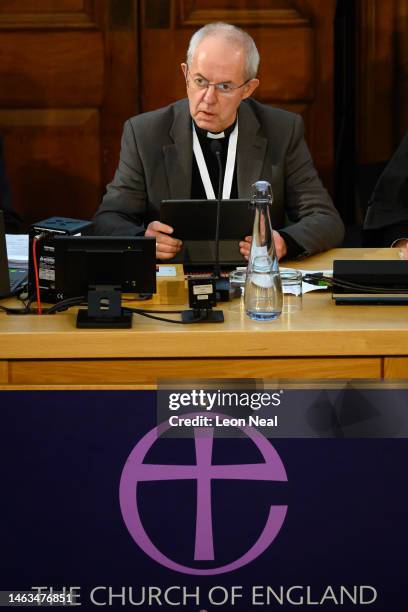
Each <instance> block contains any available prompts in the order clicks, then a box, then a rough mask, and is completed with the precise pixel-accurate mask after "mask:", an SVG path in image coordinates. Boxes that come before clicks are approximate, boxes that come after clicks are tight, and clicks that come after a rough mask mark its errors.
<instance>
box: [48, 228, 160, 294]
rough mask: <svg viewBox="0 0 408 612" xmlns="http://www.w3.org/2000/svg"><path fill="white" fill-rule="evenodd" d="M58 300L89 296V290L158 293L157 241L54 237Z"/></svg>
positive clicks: (119, 238)
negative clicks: (102, 289) (95, 287)
mask: <svg viewBox="0 0 408 612" xmlns="http://www.w3.org/2000/svg"><path fill="white" fill-rule="evenodd" d="M55 285H56V291H57V292H58V297H59V299H67V298H71V297H79V296H86V295H87V293H88V288H89V287H90V286H94V285H98V286H102V287H104V286H115V287H120V290H121V291H122V292H123V293H155V292H156V240H155V239H154V238H145V237H134V236H131V237H123V236H57V237H55Z"/></svg>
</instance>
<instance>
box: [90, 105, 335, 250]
mask: <svg viewBox="0 0 408 612" xmlns="http://www.w3.org/2000/svg"><path fill="white" fill-rule="evenodd" d="M238 125H239V128H238V129H239V132H238V134H239V135H238V145H237V157H236V160H237V161H236V163H237V181H238V196H239V197H240V198H248V197H249V196H250V194H251V185H252V183H254V182H255V181H257V180H260V179H263V180H266V181H269V182H270V183H271V185H272V190H273V195H274V201H273V205H272V225H273V227H274V229H278V230H279V229H282V228H285V233H286V234H289V235H290V236H291V237H292V238H293V239H294V240H296V242H297V243H298V244H299V245H300V246H302V247H303V249H304V254H305V255H307V254H310V253H314V252H317V251H323V250H326V249H329V248H331V247H333V246H335V245H337V244H339V243H340V242H341V240H342V238H343V232H344V228H343V223H342V221H341V219H340V217H339V215H338V213H337V211H336V209H335V208H334V206H333V204H332V202H331V199H330V197H329V195H328V193H327V191H326V190H325V189H324V187H323V186H322V184H321V182H320V179H319V177H318V175H317V172H316V170H315V168H314V166H313V161H312V159H311V156H310V153H309V150H308V148H307V145H306V143H305V140H304V137H303V121H302V119H301V117H300V116H299V115H296V114H294V113H289V112H286V111H283V110H279V109H275V108H272V107H269V106H265V105H263V104H260V103H259V102H256V101H255V100H253V99H248V100H245V101H243V102H242V103H241V105H240V107H239V111H238ZM192 158H193V150H192V131H191V116H190V112H189V107H188V100H180V101H178V102H175V103H174V104H170V105H169V106H167V107H165V108H161V109H159V110H156V111H153V112H149V113H143V114H141V115H138V116H136V117H133V118H131V119H129V120H128V121H127V122H126V123H125V126H124V132H123V137H122V147H121V154H120V161H119V166H118V169H117V170H116V173H115V177H114V179H113V181H112V182H111V183H110V184H109V185H108V187H107V192H106V195H105V197H104V198H103V202H102V204H101V206H100V207H99V209H98V211H97V213H96V215H95V218H94V223H95V232H96V233H97V234H100V235H103V234H104V235H110V234H122V235H124V234H125V235H135V234H140V233H143V231H144V228H145V227H146V225H147V224H148V223H149V222H150V221H152V220H155V219H158V216H159V206H160V202H161V200H165V199H188V198H190V194H191V174H192Z"/></svg>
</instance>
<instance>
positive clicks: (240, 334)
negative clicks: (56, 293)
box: [0, 249, 408, 388]
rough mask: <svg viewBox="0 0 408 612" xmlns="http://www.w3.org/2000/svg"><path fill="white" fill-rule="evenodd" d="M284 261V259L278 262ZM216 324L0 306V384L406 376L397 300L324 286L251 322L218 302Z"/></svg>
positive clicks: (350, 252) (313, 265)
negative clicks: (126, 326) (356, 296)
mask: <svg viewBox="0 0 408 612" xmlns="http://www.w3.org/2000/svg"><path fill="white" fill-rule="evenodd" d="M362 257H364V258H366V259H385V258H387V259H390V258H398V251H397V250H393V249H365V250H363V249H347V250H344V249H341V250H340V249H334V250H332V251H329V252H328V253H324V254H321V255H318V256H314V257H311V258H309V259H307V260H304V261H302V262H297V263H295V264H293V265H294V266H296V267H301V268H304V269H314V270H316V269H322V268H327V267H330V265H331V261H332V260H333V259H336V258H337V259H341V258H343V259H344V258H348V259H356V258H362ZM286 265H289V264H286ZM224 311H225V323H224V324H214V325H209V324H200V325H191V326H187V325H186V326H181V325H172V324H170V323H161V322H155V321H151V320H149V319H146V318H143V317H139V316H137V315H135V316H134V322H133V329H131V330H78V329H76V328H75V311H69V312H65V313H59V314H57V315H54V316H42V317H39V316H35V315H30V316H24V317H20V316H7V315H5V314H4V313H1V314H0V385H1V387H2V388H10V387H14V388H16V387H18V388H36V387H38V386H47V387H53V388H55V387H56V386H58V387H59V386H63V387H69V388H78V386H80V387H82V388H84V387H86V388H94V386H97V387H98V388H105V387H112V386H119V387H121V388H123V387H128V386H132V387H140V386H141V387H144V388H148V387H150V386H152V385H155V384H156V381H157V379H159V378H175V379H183V378H247V377H249V378H295V379H299V378H305V379H310V378H314V379H316V378H377V379H381V378H385V379H387V378H408V307H407V306H336V305H335V304H334V303H333V302H332V299H331V293H329V292H326V291H324V292H314V293H312V294H307V295H305V296H304V298H303V309H302V311H301V312H299V313H296V314H294V315H289V314H287V315H282V317H281V318H280V319H278V320H277V321H272V322H266V323H265V322H263V323H262V322H259V323H257V322H253V321H250V320H249V319H248V318H247V317H246V316H245V315H244V314H243V313H239V312H238V313H237V312H232V311H231V310H230V305H229V304H225V307H224Z"/></svg>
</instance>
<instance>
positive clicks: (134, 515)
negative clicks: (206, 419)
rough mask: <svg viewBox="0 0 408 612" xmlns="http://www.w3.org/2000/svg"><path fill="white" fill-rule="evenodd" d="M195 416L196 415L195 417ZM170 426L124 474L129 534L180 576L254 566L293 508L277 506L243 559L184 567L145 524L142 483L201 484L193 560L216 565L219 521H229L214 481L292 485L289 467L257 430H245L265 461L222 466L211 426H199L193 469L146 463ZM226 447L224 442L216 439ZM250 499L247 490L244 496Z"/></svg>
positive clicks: (143, 444)
mask: <svg viewBox="0 0 408 612" xmlns="http://www.w3.org/2000/svg"><path fill="white" fill-rule="evenodd" d="M192 416H193V415H192ZM169 428H170V425H169V424H168V422H165V423H162V424H161V425H159V426H158V427H155V428H153V429H152V430H151V431H149V432H148V433H147V434H146V435H145V436H144V437H143V438H142V439H141V440H140V441H139V442H138V443H137V444H136V446H135V447H134V449H133V450H132V452H131V453H130V455H129V457H128V459H127V461H126V464H125V466H124V468H123V471H122V476H121V481H120V487H119V497H120V507H121V511H122V516H123V519H124V522H125V524H126V527H127V529H128V530H129V533H130V534H131V536H132V538H133V540H134V541H135V542H136V544H138V546H139V547H140V548H141V549H142V550H143V551H144V552H145V553H146V554H147V555H148V556H149V557H150V558H151V559H153V560H154V561H156V562H157V563H159V564H161V565H163V566H165V567H167V568H169V569H172V570H174V571H177V572H182V573H185V574H191V575H197V576H212V575H216V574H222V573H226V572H231V571H233V570H236V569H238V568H240V567H243V566H244V565H247V564H248V563H251V562H252V561H254V559H256V558H257V557H258V556H259V555H261V554H262V553H263V552H264V551H265V550H266V549H267V548H268V547H269V546H270V544H271V543H272V542H273V540H274V539H275V537H276V536H277V534H278V533H279V531H280V529H281V527H282V525H283V522H284V520H285V516H286V512H287V506H284V505H271V506H270V508H269V513H268V518H267V520H266V523H265V525H264V527H263V529H262V531H261V534H260V536H259V537H258V539H257V540H256V542H254V543H253V545H252V546H251V547H250V548H249V550H247V551H246V552H245V554H243V555H241V556H240V557H239V558H237V559H235V560H233V561H231V562H229V563H227V564H224V565H221V566H216V567H210V568H202V567H194V566H191V567H190V566H187V565H182V564H181V563H179V562H176V561H174V560H172V559H170V558H169V557H167V556H166V555H165V554H163V553H162V552H161V551H160V550H159V548H157V546H156V545H155V544H154V543H153V542H152V540H151V538H150V537H149V535H148V533H147V532H146V530H145V527H144V526H143V523H142V519H141V516H140V512H139V507H138V502H137V499H138V494H139V490H140V487H139V485H140V484H141V483H143V482H148V481H156V482H160V481H176V480H194V481H196V490H197V499H196V502H195V503H194V500H191V508H192V512H193V511H194V510H193V509H194V508H195V512H196V521H195V525H196V527H195V544H194V547H193V546H192V550H193V548H194V557H193V559H192V561H193V562H202V561H206V562H214V563H215V564H216V561H217V560H216V558H215V554H214V538H213V521H218V520H220V521H222V520H225V517H222V516H217V514H216V504H215V503H213V500H212V494H211V483H212V481H214V480H239V481H242V482H243V487H244V482H245V481H264V482H265V481H276V482H286V481H287V475H286V470H285V467H284V465H283V463H282V460H281V458H280V457H279V455H278V453H277V452H276V450H275V449H274V447H273V446H272V444H271V443H270V442H269V440H268V439H267V438H265V437H264V436H263V435H261V434H260V433H259V432H258V431H256V430H254V429H253V428H251V427H242V428H240V429H241V430H242V432H243V433H244V434H245V435H246V436H247V437H248V438H249V439H250V440H251V441H252V442H253V444H254V445H255V446H256V447H257V449H258V451H259V452H260V454H261V455H262V457H263V462H259V463H243V464H231V465H230V464H227V465H218V464H214V463H213V462H212V454H213V445H214V441H215V440H214V436H213V429H211V428H194V442H195V452H196V463H195V464H191V465H171V464H170V465H169V464H164V465H158V464H151V463H144V459H145V457H146V455H147V453H148V452H149V451H150V449H151V448H152V447H153V446H154V444H155V443H157V440H158V439H159V438H160V436H161V435H162V434H163V433H165V432H166V431H167V430H168V429H169ZM216 441H217V443H219V444H221V443H222V440H216ZM243 494H244V495H245V491H244V493H243Z"/></svg>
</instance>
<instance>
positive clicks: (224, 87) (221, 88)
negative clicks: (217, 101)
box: [186, 66, 251, 96]
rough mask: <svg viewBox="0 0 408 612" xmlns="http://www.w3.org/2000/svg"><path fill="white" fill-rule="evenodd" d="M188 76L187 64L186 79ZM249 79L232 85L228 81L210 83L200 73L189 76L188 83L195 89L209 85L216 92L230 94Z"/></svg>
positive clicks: (206, 87)
mask: <svg viewBox="0 0 408 612" xmlns="http://www.w3.org/2000/svg"><path fill="white" fill-rule="evenodd" d="M188 76H189V75H188V66H187V72H186V79H187V78H188ZM250 80H251V79H247V80H246V81H244V83H241V85H233V84H232V83H228V82H227V83H210V81H208V80H207V79H205V78H204V77H203V76H201V75H197V76H195V77H190V83H191V84H192V86H193V87H194V89H197V90H198V91H203V90H204V89H208V88H209V87H214V89H215V90H216V91H217V92H218V93H220V94H222V95H223V96H230V95H231V94H233V93H234V91H235V90H236V89H241V87H243V86H244V85H246V84H247V83H249V81H250Z"/></svg>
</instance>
